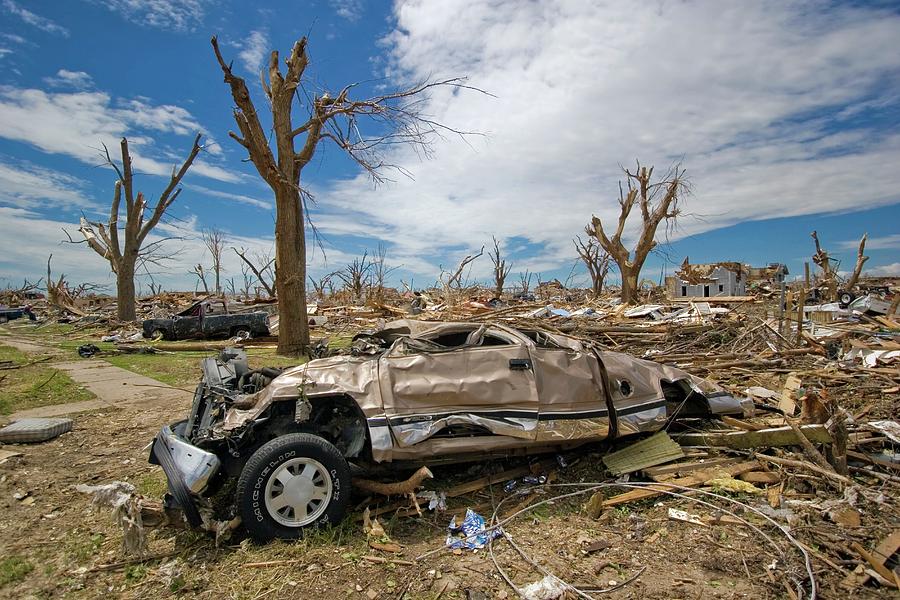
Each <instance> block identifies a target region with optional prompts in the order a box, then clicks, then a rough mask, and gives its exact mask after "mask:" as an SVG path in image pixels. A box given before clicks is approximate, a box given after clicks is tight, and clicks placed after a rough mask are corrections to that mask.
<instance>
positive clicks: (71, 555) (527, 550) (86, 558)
mask: <svg viewBox="0 0 900 600" xmlns="http://www.w3.org/2000/svg"><path fill="white" fill-rule="evenodd" d="M188 408H189V406H188V404H187V403H186V402H175V403H171V404H168V405H159V404H151V405H146V406H145V405H141V404H139V403H138V404H132V405H130V406H127V407H123V408H116V409H110V410H102V411H96V412H91V413H82V414H78V415H76V416H75V426H74V430H73V431H72V432H70V433H67V434H64V435H63V436H61V437H59V438H57V439H55V440H53V441H50V442H47V443H43V444H39V445H7V446H5V447H4V449H6V450H14V451H17V452H20V453H21V455H20V456H14V457H12V458H8V459H6V460H5V461H0V557H2V559H0V597H2V598H57V597H65V598H97V597H101V596H103V597H107V598H147V597H150V598H154V597H175V596H180V597H190V598H195V597H196V598H241V599H248V600H250V599H254V600H255V599H261V598H313V597H315V598H361V599H363V598H367V599H371V600H374V599H375V598H431V599H437V598H467V599H473V598H479V599H480V598H515V597H516V593H515V592H514V591H513V589H512V588H511V587H510V586H509V585H508V584H507V583H506V582H505V581H504V580H503V578H502V577H501V575H500V573H499V572H498V569H497V568H496V567H495V565H494V563H493V562H492V560H491V558H490V554H489V553H488V552H487V550H479V551H477V552H472V551H467V552H456V553H455V552H452V551H449V550H446V549H443V546H444V542H445V537H446V531H447V530H446V526H447V523H448V522H449V520H450V515H451V513H454V512H459V510H461V509H465V508H466V507H467V506H469V507H472V506H479V507H482V508H480V510H479V512H481V514H483V515H485V516H489V515H490V513H491V512H492V506H494V505H496V504H497V503H499V502H500V501H501V500H502V499H503V498H505V497H506V496H509V494H508V493H506V492H504V491H503V484H502V483H500V484H497V485H494V486H492V487H490V488H485V489H483V490H481V491H479V492H476V493H473V494H470V495H467V496H463V497H460V498H454V499H452V501H451V502H449V504H450V510H449V512H447V513H444V514H437V515H434V514H432V513H426V515H425V516H424V517H422V518H419V517H395V518H392V517H391V515H390V514H388V515H385V518H384V525H385V529H386V530H387V533H388V534H389V535H390V537H391V539H393V540H394V541H395V542H398V543H399V544H400V545H401V546H402V550H401V551H400V552H399V553H385V552H381V551H378V550H374V549H372V548H369V547H368V546H367V543H366V538H365V535H364V534H363V532H362V527H361V524H360V523H359V521H358V517H359V512H358V510H357V512H356V513H354V514H353V515H351V516H350V517H348V519H346V520H345V521H344V522H343V523H342V524H341V525H340V526H338V527H336V528H333V529H330V530H326V531H320V532H316V533H314V534H311V535H309V536H307V538H306V539H304V540H301V541H298V542H295V543H282V542H278V543H272V544H268V545H265V546H258V545H254V544H252V543H251V542H250V541H249V540H243V539H241V538H240V537H239V536H235V537H233V538H231V539H229V540H227V541H223V542H221V543H220V544H219V545H218V546H217V545H216V542H215V540H214V539H212V538H211V537H210V536H208V535H206V534H201V533H194V532H184V531H176V530H164V531H154V532H151V533H150V534H149V543H148V550H147V554H146V555H145V556H144V557H143V558H141V559H135V558H132V557H127V556H125V555H124V554H123V552H122V532H121V529H120V528H119V527H118V525H116V524H115V523H114V521H113V518H112V516H111V513H110V512H109V510H106V509H104V510H94V509H93V508H92V507H91V501H90V497H88V496H87V495H85V494H81V493H78V492H76V491H75V489H74V488H75V486H76V485H78V484H100V483H108V482H111V481H116V480H119V481H127V482H130V483H132V484H133V485H135V486H136V488H137V490H138V491H139V492H140V493H142V494H144V495H146V496H148V497H152V498H160V497H161V496H162V494H163V493H164V491H165V480H164V477H163V476H162V473H161V470H160V469H159V468H158V467H156V466H153V465H150V464H148V463H147V456H148V444H149V443H150V442H151V441H152V439H153V436H154V434H155V433H156V431H157V430H158V429H159V427H160V426H161V425H163V424H165V423H167V422H171V421H174V420H177V419H180V418H183V416H184V415H185V414H186V412H187V410H188ZM571 463H573V464H570V465H569V466H568V467H567V468H565V469H560V470H558V472H557V473H556V475H557V479H556V484H575V483H584V482H594V481H603V480H605V479H606V475H605V474H604V472H603V467H602V464H601V462H600V454H599V453H598V449H596V448H595V449H591V450H586V451H584V452H582V453H581V454H580V455H577V456H575V457H574V460H571ZM515 464H520V463H512V462H507V463H502V464H501V463H480V464H476V465H474V466H472V465H465V466H457V467H452V468H451V467H445V468H441V469H434V471H435V475H436V477H435V479H433V480H430V481H429V482H427V485H426V487H427V488H429V489H436V490H440V489H447V488H449V487H450V486H452V485H453V484H455V483H459V482H461V481H467V480H470V479H475V478H477V477H480V476H483V475H485V474H487V473H490V472H494V471H500V470H502V469H504V468H509V467H511V466H514V465H515ZM576 489H578V488H574V487H546V488H545V487H541V486H538V488H536V489H534V490H533V493H532V494H531V495H530V496H529V497H530V498H531V499H532V500H531V501H532V502H538V501H541V500H545V499H547V498H551V497H553V496H557V495H559V494H564V493H571V492H573V491H575V490H576ZM616 491H617V492H621V491H623V490H621V489H619V490H616ZM609 493H610V494H612V493H614V492H613V491H610V492H609ZM888 493H890V491H888ZM723 495H727V496H729V497H731V498H733V499H734V500H737V501H740V502H743V503H747V504H750V505H753V506H759V505H761V504H764V503H765V501H764V497H763V499H762V500H760V499H759V498H758V497H757V496H753V495H749V494H723ZM815 495H816V490H815V489H812V488H810V491H809V494H808V495H807V497H806V498H803V497H800V496H798V497H797V498H796V499H797V500H798V501H803V500H810V499H815V498H816V496H815ZM588 497H589V494H588V495H582V496H577V497H573V498H570V499H563V500H558V501H555V502H553V503H551V504H545V505H542V506H540V507H538V508H536V509H534V510H533V511H531V512H527V513H525V514H522V515H520V516H519V517H517V518H516V519H515V520H513V521H511V522H509V523H508V524H507V525H506V526H505V530H506V531H507V532H508V533H509V534H510V535H511V537H512V539H513V540H514V541H515V543H516V544H517V545H518V547H519V548H520V549H521V550H522V551H523V552H524V554H526V555H527V556H528V557H530V558H531V560H533V561H534V563H535V564H530V563H529V560H527V559H526V558H523V557H522V556H521V555H520V554H519V553H518V552H517V551H516V550H514V549H513V547H512V546H511V544H510V543H509V542H507V541H505V540H502V539H498V540H497V541H495V542H494V554H495V556H496V559H497V561H498V564H499V565H500V566H501V567H502V568H503V570H504V571H505V572H506V573H507V575H508V576H509V577H510V578H511V579H512V580H513V581H514V582H515V583H516V584H517V585H519V586H524V585H526V584H528V583H531V582H535V581H538V580H540V579H542V578H543V577H544V572H548V573H553V574H554V575H556V576H558V577H560V578H562V579H563V580H565V581H567V582H568V583H571V584H574V585H579V586H584V587H592V588H598V589H609V588H617V586H619V585H621V584H623V583H625V585H622V586H621V587H618V589H612V591H609V592H606V593H603V594H602V597H608V598H623V599H624V598H660V599H661V598H787V597H790V592H788V591H787V589H786V585H787V581H788V578H787V576H786V575H785V573H786V572H788V573H792V574H794V575H796V576H798V578H799V579H800V580H801V581H802V580H803V578H804V577H805V572H804V571H803V562H802V559H801V556H800V553H799V551H798V550H797V549H796V548H794V547H792V546H791V545H790V544H789V543H788V542H787V540H786V538H785V536H784V535H783V534H782V533H781V532H779V531H778V530H776V529H775V528H773V527H771V526H769V525H767V524H765V522H764V521H763V520H762V519H761V518H759V517H758V515H755V514H751V513H749V512H747V511H746V510H743V509H740V508H739V507H738V509H737V510H738V512H739V514H741V515H742V516H745V517H746V518H747V519H748V520H750V521H751V522H753V523H754V524H757V525H758V526H759V527H760V528H761V529H762V532H763V533H765V534H767V535H769V536H770V537H771V538H772V540H773V542H774V544H775V546H777V548H778V549H777V550H776V548H774V547H773V546H772V545H769V544H768V543H767V542H766V540H765V539H764V538H763V537H762V536H761V535H760V533H759V532H755V531H753V530H751V529H750V528H748V527H745V526H741V525H734V524H727V525H711V526H706V525H704V526H700V525H694V524H689V523H684V522H680V521H674V520H671V519H669V517H668V509H669V508H670V507H674V508H679V509H682V510H686V511H688V512H696V513H701V514H704V515H713V514H714V513H716V508H714V507H713V508H711V507H709V506H701V505H698V504H696V503H694V502H692V501H690V500H689V499H687V498H682V499H676V498H670V497H660V498H656V499H651V500H645V501H643V502H641V503H635V504H629V505H624V506H622V507H620V508H617V509H611V510H608V511H607V512H606V513H604V515H603V516H602V517H601V518H600V519H597V520H595V519H591V518H589V517H588V516H586V515H585V514H584V511H583V510H582V507H583V505H584V503H585V502H586V501H587V499H588ZM693 497H695V498H697V497H699V496H696V495H694V496H693ZM524 498H525V497H524V496H523V497H517V498H514V499H512V500H510V501H507V502H505V503H504V504H503V505H501V507H500V511H499V513H500V514H501V515H503V514H509V513H510V512H511V510H510V508H511V507H514V506H517V507H519V508H522V507H523V504H522V503H523V499H524ZM362 500H363V498H362V497H360V498H359V499H358V500H357V501H355V503H358V502H359V501H362ZM714 504H715V506H716V507H720V508H723V509H727V510H732V511H734V510H735V507H736V505H734V504H732V503H730V502H728V501H726V500H722V499H717V500H715V502H714ZM371 506H372V508H373V509H374V508H375V507H376V504H375V503H372V504H371ZM361 508H362V507H361V506H360V507H359V510H361ZM861 512H862V513H863V514H862V518H863V522H862V524H861V526H860V527H858V528H851V529H850V530H847V529H846V528H840V527H838V526H837V525H835V524H833V523H827V522H824V521H822V520H821V519H820V518H819V517H817V516H816V515H815V514H814V513H812V512H809V511H806V512H802V513H800V512H799V511H798V515H799V519H798V520H797V521H796V522H794V523H793V524H792V526H791V531H792V532H793V534H794V535H796V536H797V537H798V538H799V539H800V540H801V541H802V540H803V539H804V535H805V532H806V531H807V530H808V529H810V528H818V530H819V532H820V536H819V538H821V531H822V529H823V528H824V529H826V530H828V531H827V532H826V533H827V536H831V538H833V539H835V542H834V543H835V544H842V543H847V542H849V541H850V540H853V539H859V540H864V539H866V537H865V531H870V530H878V531H888V530H890V529H891V528H892V527H896V526H897V525H898V522H897V520H896V511H891V510H889V511H879V510H877V507H876V506H875V505H866V510H863V511H861ZM827 536H826V537H827ZM432 551H435V552H433V553H431V554H429V555H428V556H426V557H425V558H423V559H421V560H420V561H416V562H415V564H407V563H410V562H414V559H415V558H416V557H419V556H421V555H423V554H426V553H429V552H432ZM781 553H784V555H783V556H782V555H781ZM372 557H374V558H372ZM374 561H377V562H374ZM394 561H396V562H394ZM773 564H774V565H775V566H777V568H775V569H773V570H770V569H769V567H770V566H772V565H773ZM812 568H813V571H814V573H815V576H816V581H817V583H818V586H819V597H820V598H838V597H845V596H847V595H848V594H847V592H846V591H845V590H843V589H841V588H840V587H839V586H838V583H839V582H840V580H841V579H842V577H843V575H845V574H846V573H849V572H850V570H852V568H853V565H835V564H832V565H827V564H826V563H825V562H823V561H822V560H820V559H818V558H816V557H815V556H813V558H812ZM806 589H807V590H808V584H807V588H806ZM571 597H574V596H571ZM856 597H860V598H875V597H891V596H890V595H889V594H888V593H887V592H884V591H879V590H878V589H876V588H874V587H872V588H861V589H859V590H858V591H857V592H856ZM893 597H896V596H893Z"/></svg>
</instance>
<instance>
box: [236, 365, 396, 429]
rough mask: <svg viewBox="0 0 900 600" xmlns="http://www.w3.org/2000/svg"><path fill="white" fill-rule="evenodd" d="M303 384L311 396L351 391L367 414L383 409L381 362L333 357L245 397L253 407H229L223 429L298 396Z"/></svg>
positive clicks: (294, 371)
mask: <svg viewBox="0 0 900 600" xmlns="http://www.w3.org/2000/svg"><path fill="white" fill-rule="evenodd" d="M301 386H302V387H303V390H304V392H305V394H306V395H307V397H309V398H315V397H316V396H324V395H334V394H347V395H349V396H350V397H352V398H353V399H354V400H356V403H357V404H358V405H359V407H360V409H361V410H362V411H363V414H364V415H365V416H366V417H369V416H373V415H376V414H378V413H380V412H382V411H381V398H380V393H379V391H378V365H377V362H376V361H375V360H373V359H372V358H370V357H349V356H332V357H329V358H320V359H316V360H311V361H309V362H308V363H306V364H304V365H300V366H298V367H294V368H292V369H288V370H287V371H285V372H284V373H282V374H281V375H279V376H278V377H276V378H275V379H273V380H272V383H270V384H269V385H268V386H266V387H265V388H264V389H262V390H260V391H259V392H257V393H256V394H253V395H251V396H248V397H246V398H245V399H244V402H242V405H244V406H248V405H249V406H251V408H248V409H245V410H241V409H236V408H232V409H230V410H228V411H227V412H226V413H225V420H224V422H223V424H222V429H223V430H224V431H231V430H234V429H237V428H239V427H242V426H243V425H245V424H246V423H247V422H249V421H252V420H253V419H256V418H257V417H259V415H261V414H262V413H263V411H265V410H266V408H268V407H269V405H270V404H272V402H275V401H278V400H292V399H295V398H297V397H298V396H299V395H300V388H301ZM251 403H252V404H251Z"/></svg>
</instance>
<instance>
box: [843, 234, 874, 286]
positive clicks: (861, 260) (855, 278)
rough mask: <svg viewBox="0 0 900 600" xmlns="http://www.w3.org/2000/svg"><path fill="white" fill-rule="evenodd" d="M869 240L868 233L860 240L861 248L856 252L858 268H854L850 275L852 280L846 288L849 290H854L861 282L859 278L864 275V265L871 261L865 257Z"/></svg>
mask: <svg viewBox="0 0 900 600" xmlns="http://www.w3.org/2000/svg"><path fill="white" fill-rule="evenodd" d="M868 238H869V234H868V233H864V234H863V236H862V238H860V240H859V248H857V250H856V266H855V267H853V274H852V275H850V279H848V280H847V283H846V285H845V286H844V287H845V288H846V289H848V290H852V289H853V288H854V287H856V284H857V283H858V282H859V276H860V275H861V274H862V270H863V265H864V264H866V261H867V260H869V257H868V256H866V255H865V251H866V240H867V239H868Z"/></svg>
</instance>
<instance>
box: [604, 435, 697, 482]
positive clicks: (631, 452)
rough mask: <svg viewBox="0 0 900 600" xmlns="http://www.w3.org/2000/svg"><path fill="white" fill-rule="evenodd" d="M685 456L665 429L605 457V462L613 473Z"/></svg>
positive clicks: (625, 471) (638, 469)
mask: <svg viewBox="0 0 900 600" xmlns="http://www.w3.org/2000/svg"><path fill="white" fill-rule="evenodd" d="M679 458H684V451H683V450H682V449H681V446H679V445H678V444H677V443H675V442H674V441H673V440H672V438H670V437H669V434H668V433H666V432H665V431H659V432H657V433H655V434H653V435H651V436H650V437H648V438H646V439H643V440H641V441H639V442H636V443H634V444H631V445H630V446H627V447H625V448H622V449H621V450H619V451H617V452H613V453H611V454H607V455H606V456H604V457H603V464H604V465H606V468H607V469H608V470H609V472H610V473H612V474H613V475H624V474H625V473H633V472H634V471H640V470H641V469H645V468H647V467H654V466H656V465H661V464H665V463H668V462H672V461H673V460H678V459H679Z"/></svg>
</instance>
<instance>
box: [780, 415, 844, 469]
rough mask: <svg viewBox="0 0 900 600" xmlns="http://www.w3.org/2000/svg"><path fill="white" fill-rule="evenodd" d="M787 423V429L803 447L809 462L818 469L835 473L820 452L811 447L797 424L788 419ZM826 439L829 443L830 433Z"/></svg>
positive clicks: (810, 443)
mask: <svg viewBox="0 0 900 600" xmlns="http://www.w3.org/2000/svg"><path fill="white" fill-rule="evenodd" d="M787 423H788V427H790V428H791V429H792V430H793V432H794V436H795V437H796V438H797V441H798V442H800V445H801V446H802V447H803V452H804V454H806V456H807V457H808V458H809V459H810V460H811V461H813V462H814V463H815V464H816V465H817V466H818V467H820V468H822V469H824V470H826V471H832V472H835V473H836V471H835V470H834V467H832V466H831V465H830V464H829V463H828V461H827V460H825V457H824V456H822V453H821V452H819V451H818V450H816V447H815V446H813V445H812V442H810V441H809V439H808V438H807V436H806V435H804V432H803V431H801V430H800V428H799V427H798V426H797V424H796V423H794V422H793V421H791V420H790V419H788V422H787ZM826 431H827V429H826ZM828 437H829V441H831V439H830V438H831V433H830V432H829V433H828Z"/></svg>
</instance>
